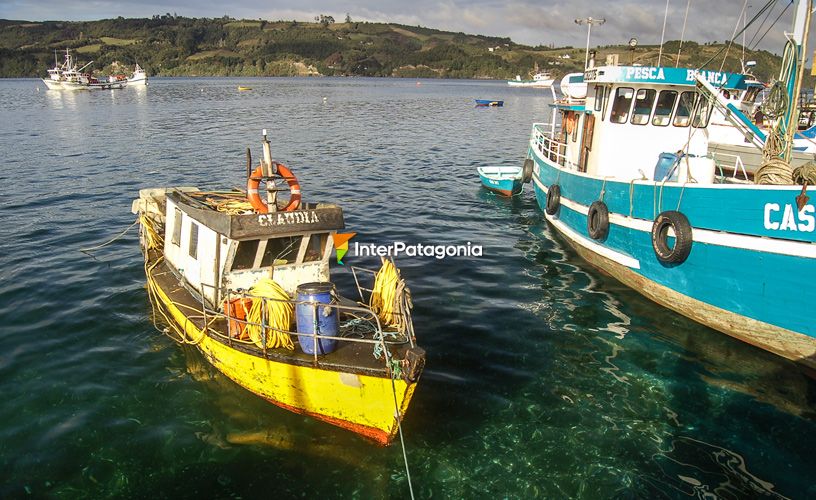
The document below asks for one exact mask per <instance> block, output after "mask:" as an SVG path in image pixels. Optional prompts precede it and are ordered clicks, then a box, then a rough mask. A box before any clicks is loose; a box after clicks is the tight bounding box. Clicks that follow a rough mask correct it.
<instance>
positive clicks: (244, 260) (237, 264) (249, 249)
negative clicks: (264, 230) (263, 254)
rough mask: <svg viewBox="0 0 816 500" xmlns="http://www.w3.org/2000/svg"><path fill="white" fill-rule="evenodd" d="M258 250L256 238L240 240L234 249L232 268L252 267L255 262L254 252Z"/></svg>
mask: <svg viewBox="0 0 816 500" xmlns="http://www.w3.org/2000/svg"><path fill="white" fill-rule="evenodd" d="M257 252H258V240H249V241H241V242H239V243H238V248H237V249H236V250H235V257H234V258H233V259H232V268H231V269H232V270H233V271H240V270H242V269H252V264H253V263H254V262H255V254H256V253H257Z"/></svg>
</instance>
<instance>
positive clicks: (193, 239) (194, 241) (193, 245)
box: [188, 222, 198, 259]
mask: <svg viewBox="0 0 816 500" xmlns="http://www.w3.org/2000/svg"><path fill="white" fill-rule="evenodd" d="M188 253H189V254H190V257H192V258H194V259H198V224H196V223H195V222H190V245H189V246H188Z"/></svg>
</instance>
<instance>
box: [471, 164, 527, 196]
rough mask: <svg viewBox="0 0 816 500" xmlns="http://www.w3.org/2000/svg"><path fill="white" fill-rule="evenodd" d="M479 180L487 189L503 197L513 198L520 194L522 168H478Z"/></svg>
mask: <svg viewBox="0 0 816 500" xmlns="http://www.w3.org/2000/svg"><path fill="white" fill-rule="evenodd" d="M476 170H477V171H478V172H479V178H480V179H481V180H482V185H483V186H484V187H486V188H487V189H489V190H491V191H493V192H495V193H499V194H500V195H503V196H515V195H517V194H520V193H521V190H522V188H523V187H524V183H523V182H522V180H523V178H522V177H523V176H522V170H523V169H522V167H513V166H507V167H478V168H477V169H476Z"/></svg>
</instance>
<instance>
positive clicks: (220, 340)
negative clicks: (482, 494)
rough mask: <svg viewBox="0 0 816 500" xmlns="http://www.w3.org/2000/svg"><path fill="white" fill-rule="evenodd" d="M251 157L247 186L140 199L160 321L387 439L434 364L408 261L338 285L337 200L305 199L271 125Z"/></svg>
mask: <svg viewBox="0 0 816 500" xmlns="http://www.w3.org/2000/svg"><path fill="white" fill-rule="evenodd" d="M247 165H248V168H247V173H248V175H247V191H246V192H244V191H241V190H228V191H217V192H215V191H202V190H199V189H196V188H191V187H178V188H160V189H144V190H142V191H140V193H139V199H137V200H135V201H134V203H133V212H134V213H136V214H138V216H139V220H140V222H141V237H140V241H141V246H142V251H143V253H144V256H145V274H146V276H147V289H148V294H149V296H150V299H151V302H152V304H153V305H154V307H155V316H156V317H158V320H159V321H160V322H161V323H162V324H163V325H162V327H160V328H162V329H164V330H165V331H168V332H169V334H171V335H172V336H173V337H174V338H175V340H177V341H178V342H180V343H185V344H193V345H195V346H196V347H197V348H198V349H199V351H201V353H202V354H203V356H204V358H205V359H206V360H207V361H208V362H210V363H211V364H212V365H213V366H214V367H216V368H217V369H218V370H220V371H221V372H222V373H224V374H225V375H226V376H227V377H229V378H230V379H232V380H233V381H235V382H236V383H237V384H239V385H241V386H242V387H244V388H246V389H247V390H249V391H251V392H253V393H255V394H257V395H258V396H261V397H263V398H265V399H267V400H269V401H271V402H272V403H274V404H276V405H278V406H280V407H282V408H286V409H288V410H291V411H293V412H297V413H301V414H305V415H310V416H312V417H315V418H317V419H320V420H323V421H326V422H329V423H331V424H334V425H337V426H339V427H342V428H345V429H348V430H351V431H353V432H356V433H358V434H360V435H363V436H365V437H367V438H370V439H371V440H373V441H375V442H377V443H380V444H382V445H387V444H389V443H390V442H391V441H392V439H393V438H394V437H395V435H396V433H397V432H398V430H399V427H400V422H401V420H402V418H403V417H404V416H405V414H406V412H407V410H408V406H409V404H410V402H411V397H412V396H413V393H414V390H415V388H416V384H417V381H418V380H419V377H420V374H421V373H422V369H423V367H424V364H425V352H424V350H422V349H421V348H420V347H418V346H417V345H416V339H415V336H414V330H413V323H412V320H411V312H410V310H411V300H410V294H409V292H408V289H407V288H406V287H405V283H404V281H403V280H402V278H401V277H400V275H399V271H398V270H397V269H396V267H395V265H394V263H393V261H391V260H383V265H382V267H381V268H380V270H379V271H376V272H374V271H372V270H366V269H362V268H357V267H351V268H350V269H351V272H352V273H353V278H354V282H355V284H356V288H357V289H356V291H355V295H356V296H355V299H354V300H352V299H350V298H347V297H345V296H342V295H340V294H339V293H337V291H336V287H335V285H334V284H333V283H332V282H331V281H330V269H329V259H330V257H331V255H332V250H333V248H334V243H333V242H334V240H335V237H336V236H337V231H338V230H342V229H344V227H345V223H344V219H343V211H342V209H341V208H340V207H338V206H336V205H333V204H328V203H305V202H302V201H301V199H300V187H299V185H298V183H297V179H296V178H295V176H294V175H293V174H292V172H291V171H290V170H289V169H288V168H287V167H286V166H285V165H283V164H280V163H277V162H274V161H272V160H271V154H270V149H269V142H268V141H267V140H266V132H265V131H264V160H263V161H262V162H261V164H260V165H259V166H258V167H257V168H256V169H255V170H254V171H253V172H251V173H250V172H249V170H250V169H249V165H251V159H250V157H249V153H248V161H247ZM264 181H265V182H266V200H263V199H262V198H261V195H260V191H259V189H258V188H259V184H260V183H261V182H264ZM282 183H285V184H288V186H289V191H290V192H291V197H290V199H289V200H288V201H279V200H278V199H277V194H278V192H279V191H281V189H279V188H277V187H276V186H278V185H281V184H282Z"/></svg>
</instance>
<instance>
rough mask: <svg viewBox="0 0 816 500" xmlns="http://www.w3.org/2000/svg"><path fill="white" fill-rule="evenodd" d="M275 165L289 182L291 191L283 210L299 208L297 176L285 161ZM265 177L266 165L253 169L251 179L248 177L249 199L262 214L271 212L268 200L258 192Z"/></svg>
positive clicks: (253, 206) (289, 210)
mask: <svg viewBox="0 0 816 500" xmlns="http://www.w3.org/2000/svg"><path fill="white" fill-rule="evenodd" d="M275 166H276V167H277V171H278V175H280V176H281V177H282V178H283V180H285V181H286V183H287V184H289V192H290V193H291V196H290V197H289V203H288V204H287V205H286V206H285V207H283V208H282V209H281V211H283V212H291V211H293V210H297V209H298V207H300V184H298V180H297V177H295V176H294V174H292V171H291V170H289V168H287V167H286V165H284V164H283V163H275ZM263 178H264V166H263V165H258V166H257V167H256V168H255V170H253V171H252V175H250V176H249V179H247V200H249V203H250V204H251V205H252V208H254V209H255V210H256V211H257V212H258V213H261V214H265V213H269V207H268V206H267V205H266V201H265V200H263V199H262V198H261V197H260V195H259V193H258V187H259V186H260V184H261V180H263Z"/></svg>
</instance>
